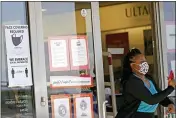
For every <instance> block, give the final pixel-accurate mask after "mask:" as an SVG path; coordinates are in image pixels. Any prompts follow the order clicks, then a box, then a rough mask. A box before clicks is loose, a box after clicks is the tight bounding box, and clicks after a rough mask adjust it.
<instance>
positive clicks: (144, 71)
mask: <svg viewBox="0 0 176 118" xmlns="http://www.w3.org/2000/svg"><path fill="white" fill-rule="evenodd" d="M139 67H140V70H138V71H139V72H140V73H141V74H143V75H145V74H147V73H148V70H149V65H148V63H147V62H143V63H141V64H139Z"/></svg>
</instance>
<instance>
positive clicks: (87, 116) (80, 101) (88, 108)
mask: <svg viewBox="0 0 176 118" xmlns="http://www.w3.org/2000/svg"><path fill="white" fill-rule="evenodd" d="M91 96H92V95H91V94H87V95H81V94H80V97H77V96H75V98H74V103H75V112H76V114H75V118H93V113H92V112H93V107H92V98H91Z"/></svg>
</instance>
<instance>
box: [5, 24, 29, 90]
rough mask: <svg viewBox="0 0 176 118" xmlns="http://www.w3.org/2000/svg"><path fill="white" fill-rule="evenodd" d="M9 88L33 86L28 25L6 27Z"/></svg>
mask: <svg viewBox="0 0 176 118" xmlns="http://www.w3.org/2000/svg"><path fill="white" fill-rule="evenodd" d="M5 38H6V51H7V65H8V80H9V87H19V86H31V85H32V73H31V59H30V47H29V34H28V25H6V26H5Z"/></svg>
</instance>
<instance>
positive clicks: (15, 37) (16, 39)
mask: <svg viewBox="0 0 176 118" xmlns="http://www.w3.org/2000/svg"><path fill="white" fill-rule="evenodd" d="M11 36H12V42H13V44H14V46H18V45H19V44H20V43H21V42H22V40H23V35H21V36H19V37H17V36H16V34H12V35H11Z"/></svg>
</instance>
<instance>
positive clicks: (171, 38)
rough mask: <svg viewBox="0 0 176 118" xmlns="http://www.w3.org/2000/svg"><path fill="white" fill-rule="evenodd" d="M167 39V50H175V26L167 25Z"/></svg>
mask: <svg viewBox="0 0 176 118" xmlns="http://www.w3.org/2000/svg"><path fill="white" fill-rule="evenodd" d="M166 39H167V48H168V49H169V50H172V49H175V24H174V23H173V24H167V25H166Z"/></svg>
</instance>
